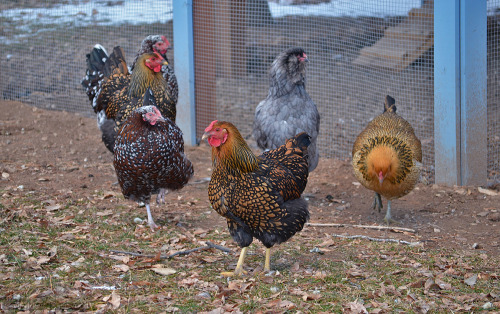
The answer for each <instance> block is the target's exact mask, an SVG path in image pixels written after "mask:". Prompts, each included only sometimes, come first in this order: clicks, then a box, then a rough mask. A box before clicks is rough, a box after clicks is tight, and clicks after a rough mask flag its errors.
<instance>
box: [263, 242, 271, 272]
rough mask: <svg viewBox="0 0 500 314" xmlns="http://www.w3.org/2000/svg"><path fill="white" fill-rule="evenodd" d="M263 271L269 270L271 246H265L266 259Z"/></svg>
mask: <svg viewBox="0 0 500 314" xmlns="http://www.w3.org/2000/svg"><path fill="white" fill-rule="evenodd" d="M264 271H265V272H269V271H271V248H268V247H266V260H265V262H264Z"/></svg>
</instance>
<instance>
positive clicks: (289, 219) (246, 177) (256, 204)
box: [202, 120, 311, 276]
mask: <svg viewBox="0 0 500 314" xmlns="http://www.w3.org/2000/svg"><path fill="white" fill-rule="evenodd" d="M202 139H208V143H209V145H210V146H212V162H213V167H214V169H213V172H212V177H211V180H210V184H209V186H208V198H209V200H210V203H211V204H212V207H213V208H214V210H215V211H217V213H218V214H219V215H221V216H223V217H224V218H226V221H227V225H228V228H229V233H230V234H231V236H232V237H233V239H234V241H235V242H236V243H238V245H239V246H240V247H242V251H241V254H240V258H239V260H238V264H237V266H236V269H235V271H234V272H225V273H223V275H226V276H233V275H235V276H238V275H241V273H242V272H243V262H244V259H245V255H246V252H247V249H248V246H249V245H250V244H251V243H252V241H253V238H256V239H258V240H260V241H261V242H262V243H263V244H264V246H265V247H266V257H265V264H264V271H269V270H270V248H271V247H272V246H273V245H275V244H279V243H282V242H284V241H287V240H288V239H289V238H291V237H292V236H293V235H294V234H295V233H297V232H299V231H301V230H302V228H303V227H304V224H305V223H306V221H307V220H308V219H309V211H308V206H307V202H306V201H305V200H304V199H303V198H301V194H302V192H303V191H304V189H305V187H306V184H307V177H308V175H309V171H308V164H307V157H308V151H307V147H308V146H309V145H310V143H311V142H310V137H309V135H307V134H306V133H300V134H298V135H296V136H294V137H293V138H291V139H289V140H287V141H286V144H284V145H282V146H280V147H278V148H277V149H275V150H270V151H267V152H264V153H263V154H262V155H260V156H256V155H255V154H254V153H253V152H252V151H251V150H250V148H249V146H248V145H247V143H246V142H245V140H244V139H243V137H242V136H241V134H240V132H239V131H238V129H237V128H236V127H235V126H234V125H233V124H231V123H229V122H219V121H217V120H216V121H213V122H212V123H211V124H210V125H209V126H208V127H207V128H206V129H205V133H204V134H203V137H202ZM284 143H285V142H284Z"/></svg>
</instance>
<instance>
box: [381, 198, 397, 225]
mask: <svg viewBox="0 0 500 314" xmlns="http://www.w3.org/2000/svg"><path fill="white" fill-rule="evenodd" d="M384 221H385V222H386V223H387V225H390V224H391V222H392V223H399V221H397V220H394V219H392V215H391V200H388V201H387V211H386V212H385V217H384Z"/></svg>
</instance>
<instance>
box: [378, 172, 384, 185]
mask: <svg viewBox="0 0 500 314" xmlns="http://www.w3.org/2000/svg"><path fill="white" fill-rule="evenodd" d="M384 179H385V176H384V174H383V173H382V171H380V173H379V174H378V182H380V185H382V183H384Z"/></svg>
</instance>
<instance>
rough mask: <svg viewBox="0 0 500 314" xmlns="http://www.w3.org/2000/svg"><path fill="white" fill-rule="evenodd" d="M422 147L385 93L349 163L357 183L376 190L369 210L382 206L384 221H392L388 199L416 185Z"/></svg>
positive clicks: (356, 142) (355, 146) (390, 98)
mask: <svg viewBox="0 0 500 314" xmlns="http://www.w3.org/2000/svg"><path fill="white" fill-rule="evenodd" d="M421 163H422V147H421V144H420V140H419V139H418V138H417V137H416V136H415V132H414V131H413V128H412V127H411V125H410V123H408V121H406V120H405V119H403V118H401V117H400V116H399V115H398V114H396V105H395V101H394V98H392V97H391V96H386V98H385V106H384V113H382V114H381V115H379V116H377V117H376V118H375V119H373V120H372V121H371V122H370V123H368V125H367V126H366V128H365V129H364V130H363V131H362V132H361V133H360V134H359V135H358V137H357V138H356V141H355V142H354V147H353V149H352V166H353V168H354V174H355V175H356V178H357V179H358V180H359V182H360V183H361V184H362V185H363V186H364V187H366V188H367V189H370V190H373V191H375V200H374V202H373V205H372V209H375V208H377V207H378V210H379V212H380V209H381V208H382V207H383V205H382V200H381V198H380V196H381V195H382V196H384V197H385V198H387V200H388V201H387V212H386V215H385V218H384V220H385V221H386V222H387V223H390V222H391V221H392V216H391V200H393V199H396V198H400V197H402V196H404V195H406V194H408V193H410V191H411V190H413V188H414V187H415V185H416V184H417V182H418V180H419V178H420V169H421V166H422V164H421Z"/></svg>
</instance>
